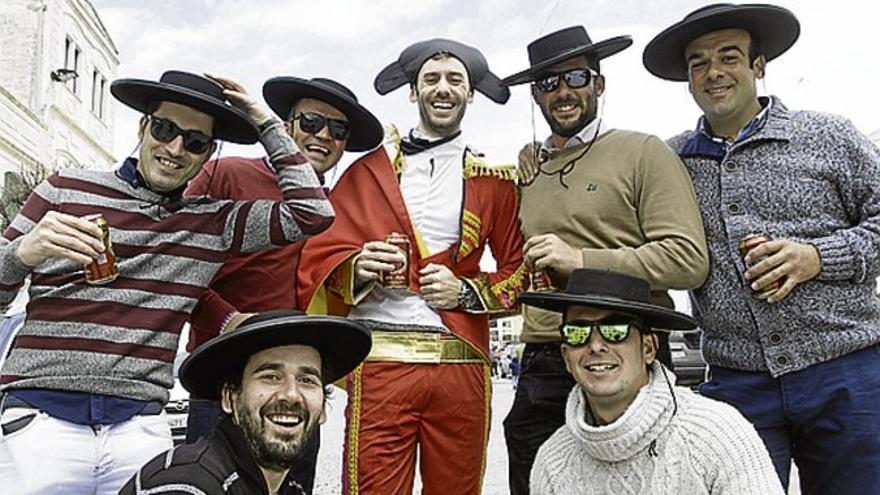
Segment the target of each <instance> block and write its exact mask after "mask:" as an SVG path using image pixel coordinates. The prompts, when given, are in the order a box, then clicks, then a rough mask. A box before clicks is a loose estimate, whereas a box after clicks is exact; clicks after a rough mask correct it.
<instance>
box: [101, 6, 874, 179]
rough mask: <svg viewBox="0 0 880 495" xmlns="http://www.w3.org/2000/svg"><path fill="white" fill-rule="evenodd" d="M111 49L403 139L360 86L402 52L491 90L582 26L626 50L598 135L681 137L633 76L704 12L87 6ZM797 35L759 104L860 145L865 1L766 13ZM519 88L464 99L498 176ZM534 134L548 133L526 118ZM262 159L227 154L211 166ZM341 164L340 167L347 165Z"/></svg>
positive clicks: (610, 81)
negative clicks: (305, 96) (287, 97)
mask: <svg viewBox="0 0 880 495" xmlns="http://www.w3.org/2000/svg"><path fill="white" fill-rule="evenodd" d="M93 3H94V4H95V7H96V8H97V10H98V13H99V15H100V16H101V19H102V20H103V22H104V24H105V26H106V27H107V29H108V30H109V32H110V35H111V36H112V38H113V41H114V43H115V44H116V46H117V47H118V49H119V52H120V53H119V55H120V60H121V64H120V66H119V69H118V73H117V75H118V77H139V78H148V79H157V78H158V77H159V75H160V74H161V73H162V72H163V71H164V70H167V69H183V70H189V71H193V72H205V71H208V72H216V73H219V74H227V75H229V76H232V77H235V78H237V79H239V80H240V81H241V82H243V83H244V84H245V85H246V86H247V87H248V88H249V89H250V90H251V92H252V93H255V94H260V93H261V87H262V83H263V82H264V81H265V80H266V79H268V78H270V77H273V76H280V75H291V76H298V77H315V76H323V77H330V78H333V79H336V80H338V81H340V82H342V83H344V84H346V85H348V86H349V87H350V88H351V89H352V90H353V91H354V92H355V93H356V94H357V95H358V97H359V99H360V100H361V102H362V103H364V104H365V105H366V106H367V107H368V108H370V109H371V110H372V111H373V112H374V113H375V114H376V115H377V116H378V117H379V119H380V120H381V121H382V122H383V123H387V122H394V123H396V124H397V125H398V127H400V128H402V129H407V128H409V127H412V126H413V125H414V124H415V123H416V119H417V111H416V108H415V106H414V105H413V104H411V103H409V100H408V98H407V91H406V90H404V89H399V90H397V91H395V92H392V93H390V94H388V95H386V96H379V95H378V94H377V93H376V92H375V91H374V90H373V86H372V83H373V78H374V77H375V75H376V74H377V73H378V71H379V70H381V69H382V68H383V67H384V66H385V65H387V64H388V63H389V62H391V61H393V60H395V59H396V58H397V56H398V54H399V53H400V51H401V50H402V49H403V48H405V47H406V46H407V45H409V44H410V43H413V42H416V41H419V40H423V39H427V38H433V37H446V38H452V39H455V40H458V41H462V42H464V43H467V44H470V45H473V46H475V47H477V48H479V49H480V50H481V51H482V52H483V53H484V54H485V55H486V57H487V58H488V60H489V65H490V68H491V69H492V70H493V71H494V72H495V73H496V74H498V75H499V76H500V77H504V76H507V75H510V74H512V73H513V72H517V71H519V70H522V69H524V68H526V66H527V62H528V58H527V54H526V45H527V44H528V43H529V42H530V41H532V40H534V39H535V38H537V37H539V36H541V35H543V34H547V33H549V32H552V31H555V30H557V29H561V28H564V27H568V26H571V25H575V24H582V25H584V26H585V27H586V28H587V31H588V32H589V34H590V36H591V38H592V39H593V41H594V42H597V41H601V40H603V39H606V38H609V37H612V36H617V35H623V34H628V35H631V36H632V37H633V40H634V43H633V46H632V47H630V48H629V49H627V50H625V51H623V52H621V53H620V54H618V55H616V56H613V57H611V58H609V59H606V60H605V61H603V63H602V72H603V73H604V74H605V77H606V80H607V81H606V82H607V84H606V88H607V89H606V96H605V97H604V99H605V102H604V113H603V118H604V120H605V122H607V123H609V124H610V125H611V126H613V127H620V128H629V129H634V130H639V131H644V132H649V133H653V134H657V135H659V136H661V137H664V138H666V137H670V136H672V135H674V134H676V133H678V132H680V131H682V130H684V129H686V128H692V127H693V126H694V124H695V122H696V119H697V117H698V116H699V113H698V109H697V107H696V105H695V104H694V102H693V100H692V99H691V97H690V95H689V93H688V92H687V88H686V85H685V84H684V83H672V82H667V81H662V80H660V79H657V78H655V77H654V76H652V75H650V74H649V73H648V72H647V71H646V70H645V69H644V68H643V66H642V62H641V57H642V50H643V49H644V46H645V44H646V43H647V42H648V41H649V40H650V39H651V38H652V37H653V36H654V35H656V34H657V33H659V32H660V31H661V30H662V29H664V28H666V27H667V26H669V25H671V24H672V23H674V22H676V21H679V20H680V19H682V18H683V17H684V16H685V15H686V14H687V13H689V12H690V11H692V10H694V9H696V8H698V7H700V6H702V5H706V4H708V3H709V2H702V1H695V0H666V1H654V0H592V1H586V0H559V1H556V0H552V1H536V0H513V1H503V0H471V1H468V0H408V1H403V0H379V1H373V2H367V1H356V0H322V1H292V0H261V1H259V2H253V1H239V0H188V1H186V2H182V1H174V0H150V1H147V2H145V1H143V0H93ZM778 4H779V5H782V6H785V7H787V8H789V9H790V10H792V11H793V12H794V13H795V14H796V15H797V16H798V18H799V20H800V23H801V37H800V39H799V41H798V42H797V43H796V44H795V45H794V47H793V48H792V49H791V50H789V51H788V52H787V53H786V54H784V55H783V56H782V57H780V58H779V59H777V60H775V61H773V62H771V63H770V64H769V65H768V69H767V77H766V79H765V83H764V84H763V86H759V91H761V92H763V93H772V94H776V95H778V96H780V97H781V98H782V99H783V101H784V102H785V104H786V105H787V106H788V107H789V108H793V109H811V110H821V111H827V112H833V113H838V114H842V115H845V116H847V117H849V118H850V119H852V120H853V121H854V122H855V124H856V125H857V126H858V127H859V128H860V129H862V131H864V132H865V133H871V132H872V131H874V130H876V129H878V128H880V114H878V111H880V108H878V103H880V97H878V93H877V90H876V88H877V83H878V77H877V76H878V74H880V71H878V69H877V59H878V57H877V50H876V46H875V45H876V44H877V43H876V39H877V38H876V33H877V31H878V26H877V22H878V21H877V20H878V11H880V7H877V3H876V2H866V1H856V0H836V1H829V0H802V1H788V0H786V1H780V2H778ZM115 111H116V122H117V124H118V125H117V127H116V141H115V145H114V150H115V153H116V154H117V156H120V157H121V156H125V155H127V154H128V153H129V152H130V151H131V149H132V148H133V147H134V145H135V144H136V120H137V117H138V116H137V114H135V112H133V111H131V110H129V109H127V108H125V107H123V106H122V105H117V107H116V110H115ZM531 114H532V108H531V102H530V98H529V95H528V87H527V86H518V87H515V88H513V90H512V97H511V99H510V101H509V102H508V103H507V104H506V105H504V106H499V105H496V104H494V103H492V102H491V101H489V100H488V99H487V98H485V97H483V96H482V95H477V97H476V98H475V101H474V103H473V105H471V106H470V107H469V108H468V112H467V115H466V117H465V119H464V125H463V128H464V130H465V133H466V135H467V136H468V142H470V143H471V144H472V145H473V146H474V147H476V148H477V149H479V150H481V151H484V152H485V153H486V154H487V155H488V157H489V158H490V161H492V162H495V163H505V162H506V163H512V162H513V160H515V157H516V152H517V151H518V149H519V148H520V146H521V145H522V144H523V143H524V142H526V141H529V140H530V139H531V136H532V134H533V128H532V124H531V121H532V118H531ZM535 132H537V135H538V136H539V137H544V136H546V134H547V133H548V132H549V131H548V129H547V126H546V124H545V123H544V121H543V118H542V117H541V115H540V112H539V111H537V110H536V111H535ZM230 153H234V154H240V155H249V156H258V155H260V154H261V153H262V149H261V148H259V147H258V146H254V147H230V146H227V147H226V148H225V150H224V154H230ZM349 158H352V157H351V156H350V157H349Z"/></svg>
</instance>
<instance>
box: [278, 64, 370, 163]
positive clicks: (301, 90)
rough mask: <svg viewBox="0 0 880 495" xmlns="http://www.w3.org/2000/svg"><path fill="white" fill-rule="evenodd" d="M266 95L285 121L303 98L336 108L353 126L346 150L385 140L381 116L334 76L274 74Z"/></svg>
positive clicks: (365, 147) (361, 149)
mask: <svg viewBox="0 0 880 495" xmlns="http://www.w3.org/2000/svg"><path fill="white" fill-rule="evenodd" d="M263 98H265V99H266V103H267V104H268V105H269V108H271V109H272V111H274V112H275V113H276V114H278V116H279V117H281V118H282V119H283V120H288V119H289V118H290V112H291V111H292V110H293V107H294V105H296V102H298V101H299V100H301V99H303V98H314V99H316V100H320V101H323V102H325V103H328V104H330V105H332V106H334V107H336V108H337V109H338V110H339V111H340V112H342V113H343V114H345V116H346V118H348V123H349V125H350V126H351V135H350V136H349V137H348V141H347V142H346V144H345V149H346V151H367V150H371V149H373V148H375V147H376V146H379V144H381V143H382V136H383V135H384V132H383V130H382V124H380V123H379V119H377V118H376V116H375V115H373V114H372V112H370V111H369V110H367V109H366V107H364V106H363V105H361V104H360V103H358V99H357V96H355V95H354V93H352V92H351V90H350V89H348V88H347V87H345V86H343V85H342V84H340V83H338V82H336V81H334V80H332V79H326V78H323V77H316V78H314V79H300V78H298V77H273V78H272V79H269V80H268V81H266V83H265V84H263Z"/></svg>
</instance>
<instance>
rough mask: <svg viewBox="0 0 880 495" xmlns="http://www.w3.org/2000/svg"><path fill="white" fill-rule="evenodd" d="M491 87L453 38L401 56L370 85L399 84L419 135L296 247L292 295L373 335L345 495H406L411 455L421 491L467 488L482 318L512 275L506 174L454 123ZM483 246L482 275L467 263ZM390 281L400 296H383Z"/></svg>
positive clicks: (480, 448)
mask: <svg viewBox="0 0 880 495" xmlns="http://www.w3.org/2000/svg"><path fill="white" fill-rule="evenodd" d="M498 82H499V79H498V78H497V77H496V76H495V75H494V74H493V73H492V72H490V71H489V68H488V63H487V62H486V59H485V57H483V55H482V54H481V53H480V52H479V51H478V50H476V49H474V48H472V47H470V46H467V45H464V44H462V43H458V42H456V41H452V40H446V39H433V40H427V41H422V42H419V43H415V44H413V45H411V46H410V47H408V48H406V49H405V50H403V52H402V53H401V54H400V56H399V57H398V59H397V61H395V62H393V63H392V64H390V65H389V66H387V67H386V68H385V69H383V70H382V71H381V72H380V73H379V75H378V76H377V77H376V80H375V82H374V85H375V87H376V90H377V91H378V92H379V93H380V94H386V93H388V92H390V91H393V90H395V89H397V88H400V87H402V86H406V85H409V88H410V92H409V97H410V101H411V102H412V103H414V104H416V105H417V108H418V112H419V124H418V125H417V126H416V128H414V129H411V130H410V131H409V132H408V133H407V134H406V136H405V137H404V138H403V139H401V138H400V136H399V135H398V134H397V132H396V130H393V131H392V132H390V133H389V134H390V138H389V140H388V141H387V143H386V146H385V147H384V148H382V149H379V150H376V151H375V152H373V153H370V154H369V155H367V156H365V157H363V158H361V160H359V162H358V163H357V164H356V165H355V166H353V167H352V168H351V169H350V170H349V171H348V172H346V174H345V175H344V176H343V177H342V179H341V180H340V182H339V184H338V185H337V186H336V188H335V189H334V190H333V193H332V194H331V201H332V202H333V205H334V209H336V211H337V219H336V222H335V223H334V225H333V226H332V227H331V228H330V229H328V230H327V232H325V233H324V235H321V236H318V237H316V238H314V239H312V240H313V241H314V242H308V243H306V246H305V248H304V249H303V254H302V262H301V263H300V274H299V277H298V284H299V287H300V288H301V294H302V297H301V299H300V300H301V301H302V302H306V301H309V302H310V306H309V309H310V311H312V310H314V311H332V312H339V313H342V314H346V313H347V314H348V316H349V317H350V318H354V319H357V320H358V321H360V322H362V323H364V324H365V325H367V326H368V327H370V328H371V329H372V330H373V342H374V344H373V351H372V352H371V354H370V356H369V358H368V359H367V362H366V363H365V364H364V365H363V366H362V367H361V368H359V369H358V370H357V371H356V372H355V373H353V374H352V375H349V377H348V380H347V387H348V391H349V404H348V409H347V411H346V417H347V420H348V421H347V429H348V431H347V433H346V454H345V459H344V462H345V468H344V469H343V472H344V482H343V483H344V486H343V490H344V492H345V493H352V494H354V493H360V494H365V495H370V494H377V495H398V494H401V495H402V494H406V495H409V494H410V493H412V486H413V479H414V475H415V470H416V459H417V455H416V454H417V453H418V459H419V470H420V474H421V480H422V485H423V487H424V491H425V493H441V492H447V493H455V494H476V493H480V490H481V482H482V473H483V466H484V465H485V453H486V445H487V440H488V436H487V432H488V427H489V400H490V393H489V391H490V390H491V382H490V378H489V363H490V360H489V332H488V330H489V328H488V326H489V317H488V315H489V313H492V312H499V311H509V310H510V309H511V308H512V307H513V305H514V304H515V301H516V294H517V293H518V292H519V291H520V290H521V289H522V288H523V286H524V283H525V276H524V275H525V273H524V270H523V267H522V237H521V235H520V232H519V225H518V222H517V195H516V190H515V188H514V183H513V178H514V170H513V167H507V168H501V167H492V166H489V165H487V164H486V163H485V162H484V161H483V160H482V159H481V158H480V157H479V156H477V155H476V154H475V153H474V152H473V151H471V149H470V148H469V147H467V146H466V144H465V143H466V141H465V138H464V137H463V136H462V133H461V130H460V123H461V120H462V118H463V117H464V113H465V110H466V109H467V106H468V105H469V104H470V103H471V101H472V100H473V96H474V92H475V91H477V92H480V93H482V94H483V95H486V96H487V97H489V98H490V99H491V100H493V101H495V102H496V103H504V102H506V101H507V99H508V97H509V96H510V93H509V91H508V90H507V89H506V88H503V87H501V86H500V85H499V84H498ZM392 234H398V235H397V236H396V237H392V236H391V235H392ZM401 238H402V239H403V242H408V243H409V247H408V248H407V247H406V244H403V242H400V241H399V239H401ZM391 242H399V243H400V244H403V245H404V249H406V250H407V251H408V253H407V254H408V256H407V255H406V254H404V249H401V248H400V247H398V246H399V245H400V244H398V245H393V244H391ZM487 245H488V246H489V247H491V250H492V255H493V257H494V258H495V260H496V266H497V269H496V271H494V272H485V271H483V270H482V269H481V268H480V258H481V255H482V254H483V252H484V250H485V248H486V246H487ZM388 272H396V276H397V278H398V280H400V279H403V280H402V282H403V283H402V284H400V285H402V286H398V287H397V288H392V287H386V286H385V285H383V274H384V273H388Z"/></svg>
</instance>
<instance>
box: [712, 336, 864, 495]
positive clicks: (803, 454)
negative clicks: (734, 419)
mask: <svg viewBox="0 0 880 495" xmlns="http://www.w3.org/2000/svg"><path fill="white" fill-rule="evenodd" d="M700 393H701V394H703V395H705V396H707V397H711V398H713V399H718V400H721V401H724V402H727V403H729V404H731V405H733V406H734V407H736V408H737V409H738V410H739V411H740V412H741V413H742V414H743V416H745V417H746V418H747V419H748V420H749V421H751V423H752V424H753V425H754V426H755V429H756V430H758V434H759V435H761V438H762V439H763V440H764V444H765V445H766V446H767V450H768V451H769V452H770V457H771V458H772V459H773V464H774V466H775V467H776V472H777V473H778V474H779V478H780V480H781V481H782V484H783V486H785V487H786V489H787V488H788V479H789V470H790V466H791V460H792V459H794V462H795V464H797V466H798V473H799V475H800V480H801V493H802V494H803V495H811V494H816V495H818V494H821V495H835V494H841V495H843V494H846V495H859V494H864V495H876V494H878V493H880V346H874V347H869V348H867V349H863V350H861V351H857V352H854V353H852V354H849V355H847V356H843V357H840V358H837V359H833V360H831V361H827V362H825V363H820V364H816V365H813V366H810V367H809V368H806V369H804V370H801V371H796V372H793V373H788V374H785V375H783V376H781V377H779V378H773V377H772V376H770V375H769V374H768V373H760V372H751V371H739V370H733V369H729V368H722V367H717V366H712V367H710V369H709V381H707V382H706V383H704V384H702V385H701V386H700Z"/></svg>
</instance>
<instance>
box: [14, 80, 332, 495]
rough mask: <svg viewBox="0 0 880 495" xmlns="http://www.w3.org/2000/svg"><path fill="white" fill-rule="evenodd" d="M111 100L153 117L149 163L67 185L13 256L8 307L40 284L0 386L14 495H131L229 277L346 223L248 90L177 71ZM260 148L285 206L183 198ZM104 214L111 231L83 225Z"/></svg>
mask: <svg viewBox="0 0 880 495" xmlns="http://www.w3.org/2000/svg"><path fill="white" fill-rule="evenodd" d="M111 92H112V93H113V95H114V96H115V97H116V98H117V99H118V100H120V101H121V102H122V103H124V104H126V105H128V106H129V107H131V108H134V109H135V110H137V111H139V112H142V113H143V114H144V115H143V117H142V118H141V120H140V126H139V128H138V138H139V140H140V142H139V145H140V146H139V150H140V153H139V155H138V156H137V157H136V158H135V157H129V158H127V159H126V160H125V161H124V162H123V163H122V165H121V166H120V167H119V168H118V169H117V170H116V171H113V172H110V171H97V170H70V171H62V172H58V173H56V174H53V175H52V176H51V177H49V178H48V179H47V180H46V181H45V182H43V183H42V184H40V185H39V186H38V187H37V188H36V189H35V190H34V193H33V194H32V195H31V196H30V198H28V201H27V203H26V204H25V205H24V207H23V208H22V210H21V213H20V214H19V215H18V216H16V217H15V219H14V220H13V222H12V224H11V225H10V227H9V228H8V229H7V230H6V232H4V234H3V238H2V241H0V304H3V305H5V304H8V303H9V302H10V301H12V299H13V298H14V297H15V295H16V292H17V291H18V289H19V287H21V285H22V284H23V283H24V280H25V278H26V277H28V276H30V279H31V284H30V289H29V296H30V302H29V304H28V309H27V318H26V320H25V323H24V326H23V327H22V328H21V330H20V331H19V333H18V335H17V337H16V340H15V343H14V344H13V346H12V351H11V353H10V354H9V357H8V358H7V360H6V362H5V363H4V365H3V370H2V376H0V393H2V397H0V413H2V417H0V423H2V436H0V459H2V461H0V486H2V487H4V489H5V488H6V487H12V486H16V487H20V489H21V493H28V494H56V493H65V494H68V493H69V494H115V493H116V492H118V490H119V487H120V486H122V484H123V483H124V482H125V480H127V479H128V478H130V477H131V475H132V474H133V473H134V471H135V470H136V469H137V468H138V467H139V466H141V465H142V464H143V463H144V461H146V460H147V459H149V458H151V457H152V456H153V455H155V454H156V453H157V452H161V451H163V450H166V449H167V448H168V447H170V446H171V432H170V430H169V427H168V424H167V422H166V420H165V418H164V414H163V406H164V404H165V403H166V402H167V400H168V390H169V389H170V388H171V387H172V386H173V385H174V378H173V376H172V363H173V362H174V356H175V353H176V351H177V342H178V337H179V334H180V329H181V327H182V326H183V324H184V323H185V322H186V319H187V318H188V316H189V314H190V312H191V311H192V310H193V308H194V306H195V305H196V302H197V301H198V297H199V296H200V295H201V293H202V291H203V290H204V288H205V287H207V286H208V283H209V282H210V281H211V279H212V278H213V276H214V274H215V273H216V272H217V270H218V269H219V267H220V266H221V265H222V264H223V262H224V261H226V259H227V258H229V257H230V256H235V255H241V254H244V253H250V252H255V251H259V250H265V249H272V248H276V247H279V246H282V245H286V244H290V243H294V242H296V241H299V240H302V239H304V238H306V237H308V236H310V235H314V234H316V233H318V232H321V231H322V230H324V229H325V228H326V227H327V225H329V224H330V222H331V221H332V220H333V212H332V209H331V207H330V204H329V202H328V201H327V199H326V198H325V196H324V192H323V190H322V189H321V187H320V183H319V182H318V179H317V177H316V176H315V172H314V171H313V170H312V167H310V166H308V165H307V162H306V159H305V157H303V156H302V154H300V153H299V152H298V151H297V149H296V145H295V144H294V143H293V141H292V140H291V139H290V137H289V136H288V135H287V134H286V133H285V132H284V129H283V126H282V123H281V121H279V120H278V119H274V118H271V116H270V113H269V112H268V110H266V109H264V108H263V107H262V106H261V105H259V104H258V103H257V101H256V100H255V99H253V98H252V97H251V96H250V95H248V94H247V93H246V91H245V90H244V88H243V87H241V86H240V85H239V84H238V83H236V82H235V81H233V80H231V79H227V78H223V77H214V78H211V79H208V78H205V77H202V76H199V75H196V74H191V73H186V72H179V71H169V72H166V73H165V74H163V75H162V77H161V79H160V80H159V81H158V82H157V81H148V80H141V79H121V80H117V81H114V83H113V85H112V86H111ZM230 102H232V103H230ZM258 126H259V127H258ZM258 138H259V139H260V140H261V143H262V144H263V146H264V148H265V149H266V152H267V154H268V155H269V157H270V161H271V162H272V164H273V167H274V173H275V175H274V176H273V177H274V178H275V181H276V183H278V185H279V187H280V188H281V190H282V191H283V194H282V195H281V197H283V198H284V199H281V197H279V198H278V199H277V200H262V201H259V200H257V201H232V200H209V199H205V198H200V199H198V200H190V199H188V198H184V197H182V192H183V190H184V188H185V187H186V184H187V182H188V181H189V180H190V179H191V178H192V177H193V176H194V175H196V174H197V173H198V172H199V169H200V168H201V167H202V165H203V164H204V163H205V162H206V161H207V160H208V159H209V158H210V156H211V154H212V153H213V151H214V149H215V147H216V143H215V141H216V140H226V141H231V142H236V143H253V142H255V141H256V140H257V139H258ZM94 214H99V215H100V216H102V217H103V220H104V222H105V223H103V227H104V228H103V229H102V228H101V227H99V224H98V223H95V222H92V221H90V220H88V219H87V218H84V216H86V215H94ZM105 229H106V235H108V236H109V238H105ZM90 263H97V264H99V265H100V266H104V267H106V266H107V265H108V264H114V265H115V273H113V272H112V270H109V269H108V270H107V271H106V273H107V275H108V276H107V277H106V278H104V279H103V280H101V281H100V283H97V284H96V283H90V281H89V280H87V279H86V276H85V273H87V272H86V269H84V265H89V264H90ZM10 479H18V480H20V481H21V483H20V484H17V485H12V484H10V483H11V482H10V481H9V480H10Z"/></svg>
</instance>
